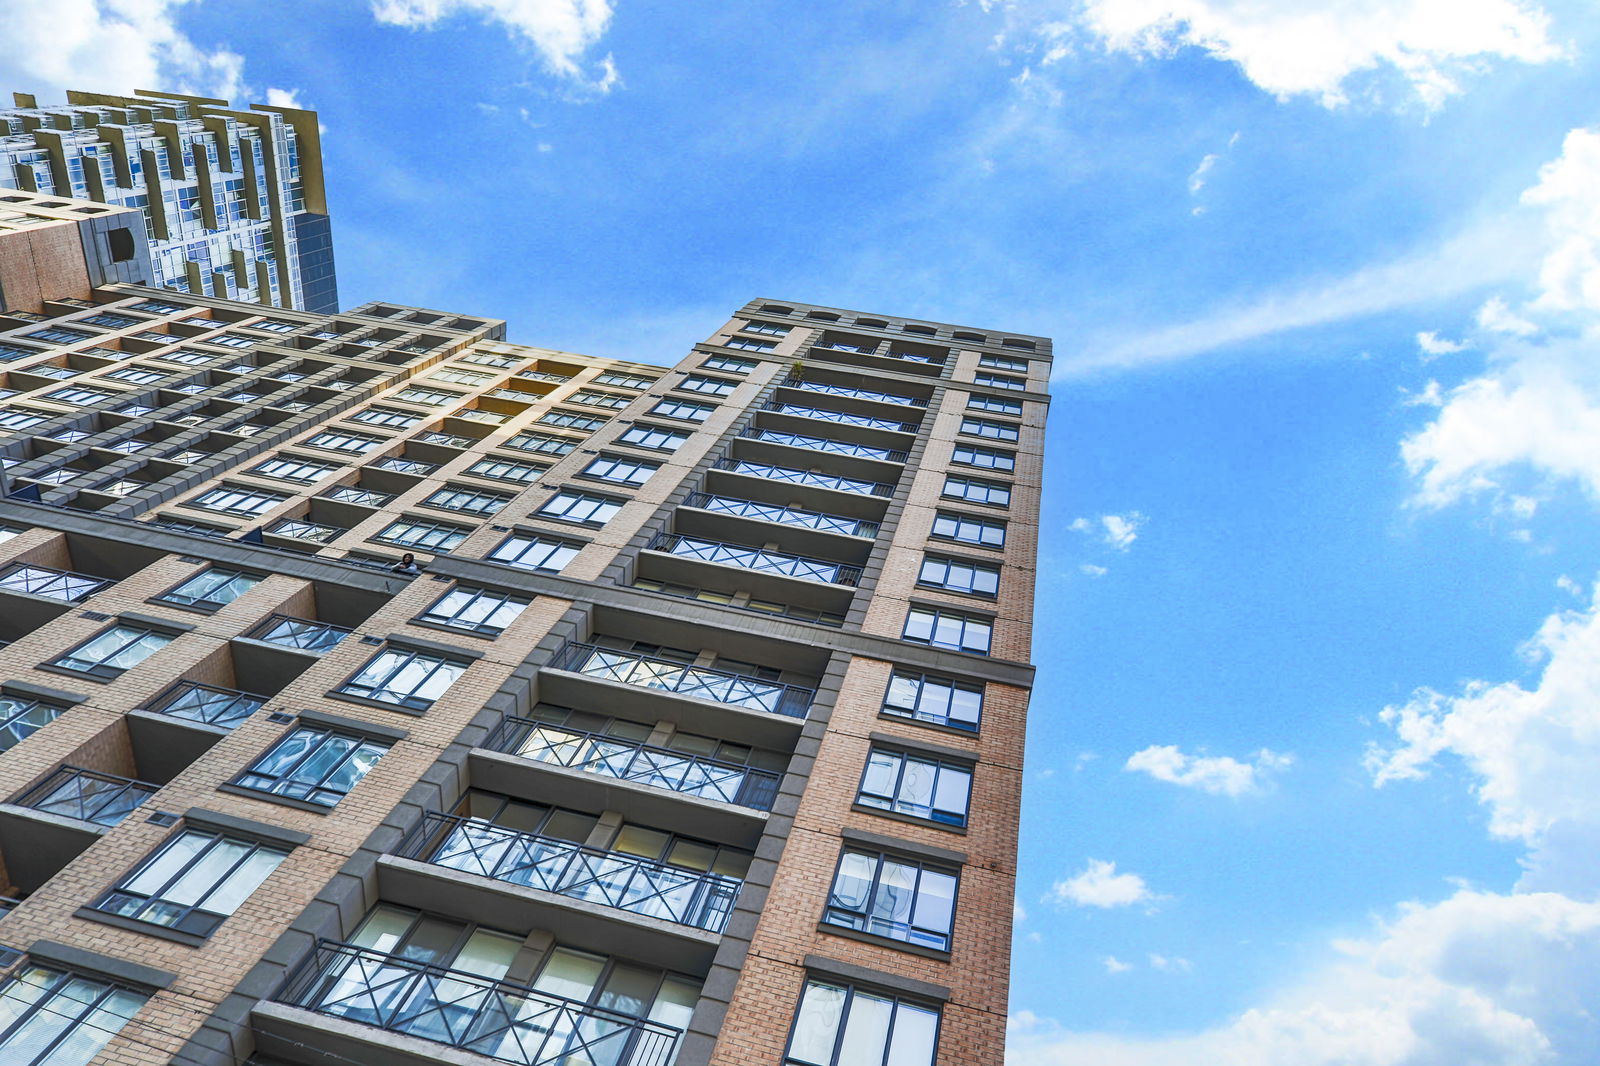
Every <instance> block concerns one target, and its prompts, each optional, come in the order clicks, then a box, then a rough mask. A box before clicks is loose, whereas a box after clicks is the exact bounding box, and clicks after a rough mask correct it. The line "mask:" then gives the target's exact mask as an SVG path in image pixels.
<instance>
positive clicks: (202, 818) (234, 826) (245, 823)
mask: <svg viewBox="0 0 1600 1066" xmlns="http://www.w3.org/2000/svg"><path fill="white" fill-rule="evenodd" d="M183 820H184V821H185V822H188V823H190V824H192V825H198V826H202V827H204V828H207V829H220V830H222V831H223V832H225V833H238V834H240V835H242V836H247V837H253V838H255V839H257V840H262V841H266V842H268V843H272V844H287V845H288V846H289V847H291V848H296V847H299V846H300V845H301V844H306V843H309V842H310V841H311V834H310V833H302V832H301V831H300V830H298V829H288V828H285V827H284V826H281V825H273V824H271V823H270V822H258V821H255V820H254V819H252V818H240V817H239V816H238V815H236V814H224V813H222V812H221V811H209V810H206V809H205V808H204V807H190V808H189V809H188V810H186V811H184V812H183Z"/></svg>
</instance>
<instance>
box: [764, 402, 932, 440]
mask: <svg viewBox="0 0 1600 1066" xmlns="http://www.w3.org/2000/svg"><path fill="white" fill-rule="evenodd" d="M765 409H766V410H768V411H773V412H776V413H777V414H780V415H796V416H798V417H800V418H815V419H818V420H819V421H822V422H838V423H839V424H840V425H843V426H861V427H863V428H865V429H887V430H889V431H891V432H893V433H915V432H916V431H917V425H916V423H915V422H900V421H896V420H895V419H893V418H873V417H872V416H870V415H853V414H850V413H849V412H847V411H828V410H824V409H823V408H821V407H807V406H805V405H804V404H798V403H784V402H783V401H782V400H773V401H772V402H771V403H769V404H767V405H766V408H765Z"/></svg>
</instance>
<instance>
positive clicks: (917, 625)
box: [901, 607, 994, 655]
mask: <svg viewBox="0 0 1600 1066" xmlns="http://www.w3.org/2000/svg"><path fill="white" fill-rule="evenodd" d="M993 629H994V621H993V620H992V619H989V618H984V617H981V616H979V615H970V614H962V613H961V612H960V611H947V610H943V609H941V608H933V607H913V608H911V610H910V611H909V612H907V614H906V628H905V632H904V633H903V634H901V636H902V637H903V638H904V639H905V640H910V641H914V642H916V643H918V644H931V645H933V646H934V647H936V648H954V649H955V650H956V651H970V652H972V653H974V654H976V655H988V654H989V639H990V636H991V635H992V631H993Z"/></svg>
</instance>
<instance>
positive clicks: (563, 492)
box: [533, 488, 629, 529]
mask: <svg viewBox="0 0 1600 1066" xmlns="http://www.w3.org/2000/svg"><path fill="white" fill-rule="evenodd" d="M563 497H568V498H570V499H571V501H572V502H571V504H569V505H568V506H567V508H566V509H565V510H564V511H562V512H560V513H556V512H555V511H553V510H551V508H552V506H553V505H554V504H555V502H556V501H557V500H559V499H561V498H563ZM628 503H629V501H628V500H627V499H626V498H623V497H617V496H607V495H604V494H602V493H593V492H585V491H583V490H582V489H568V488H563V489H559V490H557V491H556V493H555V495H553V496H551V497H550V498H549V499H548V500H546V501H545V502H544V503H542V504H540V505H539V509H538V510H536V511H534V512H533V514H534V517H536V518H543V519H545V520H547V521H550V522H570V523H571V524H573V525H577V526H588V527H589V528H591V529H598V528H600V527H601V526H604V525H605V524H606V523H607V522H609V521H611V520H612V519H613V518H615V517H616V516H617V513H618V512H619V511H621V510H622V508H624V507H626V506H627V505H628ZM578 504H596V505H598V506H596V507H595V508H594V510H593V511H591V512H590V514H591V517H589V518H569V517H567V516H568V515H569V514H571V513H572V511H574V510H575V509H576V508H577V505H578ZM606 507H610V508H613V510H611V511H609V512H608V513H607V514H606V516H605V517H604V518H601V519H599V520H598V521H597V520H596V519H594V518H593V517H592V515H593V514H594V513H595V512H596V511H599V510H601V509H603V508H606Z"/></svg>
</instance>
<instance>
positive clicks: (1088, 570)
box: [1078, 563, 1111, 577]
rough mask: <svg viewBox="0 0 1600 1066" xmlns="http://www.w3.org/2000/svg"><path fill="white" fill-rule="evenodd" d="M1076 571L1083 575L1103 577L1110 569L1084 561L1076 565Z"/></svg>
mask: <svg viewBox="0 0 1600 1066" xmlns="http://www.w3.org/2000/svg"><path fill="white" fill-rule="evenodd" d="M1078 572H1079V573H1080V574H1083V575H1084V576H1085V577H1105V576H1106V575H1107V574H1109V573H1110V572H1111V571H1109V570H1107V569H1106V568H1105V567H1103V566H1096V565H1095V564H1094V563H1084V564H1083V565H1082V566H1080V567H1078Z"/></svg>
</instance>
